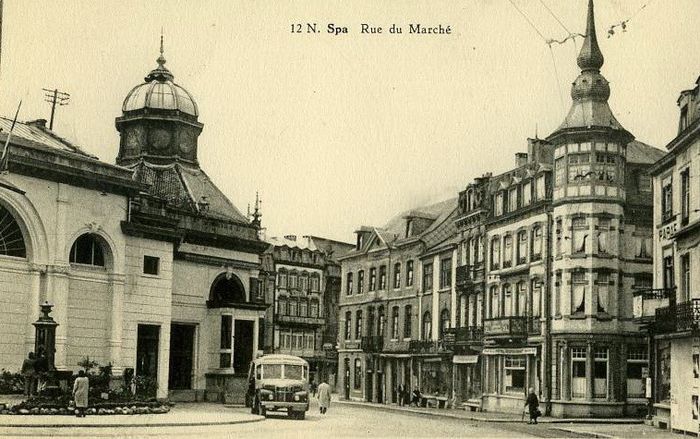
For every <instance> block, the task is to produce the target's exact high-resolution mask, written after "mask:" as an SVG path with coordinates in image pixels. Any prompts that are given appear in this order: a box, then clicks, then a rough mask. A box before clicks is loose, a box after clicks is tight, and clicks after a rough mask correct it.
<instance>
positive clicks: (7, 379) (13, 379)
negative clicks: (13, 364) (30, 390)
mask: <svg viewBox="0 0 700 439" xmlns="http://www.w3.org/2000/svg"><path fill="white" fill-rule="evenodd" d="M23 392H24V377H23V376H22V374H20V373H17V372H10V371H9V370H5V369H2V370H0V395H14V394H18V393H19V394H21V393H23Z"/></svg>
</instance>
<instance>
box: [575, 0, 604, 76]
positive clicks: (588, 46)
mask: <svg viewBox="0 0 700 439" xmlns="http://www.w3.org/2000/svg"><path fill="white" fill-rule="evenodd" d="M603 62H605V58H603V52H601V51H600V46H598V37H597V36H596V32H595V13H594V10H593V0H588V17H587V19H586V37H585V38H584V40H583V46H581V51H580V52H579V54H578V58H576V63H577V64H578V66H579V67H580V68H581V71H583V72H585V71H587V70H593V71H596V72H598V71H600V68H601V67H603Z"/></svg>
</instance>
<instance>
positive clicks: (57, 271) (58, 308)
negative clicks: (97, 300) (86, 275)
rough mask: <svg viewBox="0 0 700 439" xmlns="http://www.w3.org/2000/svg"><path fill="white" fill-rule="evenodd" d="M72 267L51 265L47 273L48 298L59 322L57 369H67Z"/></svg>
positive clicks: (57, 330)
mask: <svg viewBox="0 0 700 439" xmlns="http://www.w3.org/2000/svg"><path fill="white" fill-rule="evenodd" d="M69 270H70V267H68V266H64V265H53V266H50V267H49V273H48V275H47V291H46V300H47V301H49V302H50V303H53V304H54V308H53V312H52V313H51V314H52V316H53V319H54V320H55V321H56V323H58V326H57V327H56V355H55V357H54V362H55V366H56V369H58V370H67V369H68V365H67V359H66V356H67V352H66V350H67V344H68V271H69Z"/></svg>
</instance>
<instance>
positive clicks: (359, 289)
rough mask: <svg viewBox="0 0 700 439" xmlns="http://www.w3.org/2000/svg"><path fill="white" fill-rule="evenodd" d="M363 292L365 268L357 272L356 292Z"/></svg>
mask: <svg viewBox="0 0 700 439" xmlns="http://www.w3.org/2000/svg"><path fill="white" fill-rule="evenodd" d="M364 292H365V270H360V271H358V272H357V294H362V293H364Z"/></svg>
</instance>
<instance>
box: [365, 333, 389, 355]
mask: <svg viewBox="0 0 700 439" xmlns="http://www.w3.org/2000/svg"><path fill="white" fill-rule="evenodd" d="M361 347H362V350H363V351H365V352H381V351H382V350H383V349H384V337H382V336H380V335H371V336H366V337H362V345H361Z"/></svg>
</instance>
